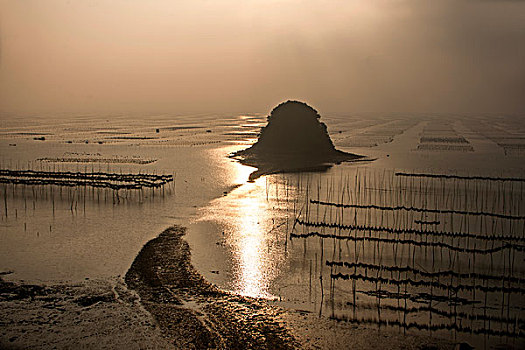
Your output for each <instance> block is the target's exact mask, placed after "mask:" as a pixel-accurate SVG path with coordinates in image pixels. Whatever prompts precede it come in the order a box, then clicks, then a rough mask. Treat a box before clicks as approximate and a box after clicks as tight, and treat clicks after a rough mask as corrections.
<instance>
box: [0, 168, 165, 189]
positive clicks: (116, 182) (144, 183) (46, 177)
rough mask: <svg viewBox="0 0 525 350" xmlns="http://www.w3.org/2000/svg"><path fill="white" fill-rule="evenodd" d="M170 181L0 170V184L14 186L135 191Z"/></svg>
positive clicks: (146, 176) (150, 177)
mask: <svg viewBox="0 0 525 350" xmlns="http://www.w3.org/2000/svg"><path fill="white" fill-rule="evenodd" d="M172 181H173V175H154V174H140V173H139V174H116V173H104V172H70V171H61V172H59V171H34V170H7V169H0V183H5V184H14V185H55V186H67V187H76V186H91V187H98V188H110V189H112V190H120V189H128V190H129V189H135V190H136V189H141V188H160V187H162V186H164V185H166V184H167V183H169V182H172Z"/></svg>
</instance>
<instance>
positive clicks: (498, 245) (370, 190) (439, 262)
mask: <svg viewBox="0 0 525 350" xmlns="http://www.w3.org/2000/svg"><path fill="white" fill-rule="evenodd" d="M524 182H525V179H523V178H516V177H488V176H459V175H441V174H424V173H414V174H410V173H401V172H394V171H392V172H387V171H384V172H382V173H381V172H377V171H375V172H374V171H369V170H366V169H365V170H363V169H361V170H357V171H356V172H355V174H351V175H348V174H345V177H343V176H341V178H336V177H321V176H319V177H317V178H316V177H314V176H310V177H306V178H302V179H301V180H300V183H298V185H297V186H298V189H297V190H298V192H299V196H298V197H299V198H298V199H297V200H296V202H294V209H293V210H294V214H293V227H292V229H291V230H290V231H289V234H288V237H289V239H290V240H291V242H293V241H295V240H300V241H302V244H301V245H302V246H304V254H305V257H307V259H310V260H311V261H310V264H312V263H313V264H314V266H317V267H316V268H315V269H313V270H312V268H311V267H310V275H312V273H314V274H315V273H317V274H318V276H310V277H309V280H310V281H312V277H316V278H314V279H313V280H314V281H315V280H318V281H320V289H318V290H320V293H321V303H320V307H321V308H323V306H325V307H328V309H329V312H330V316H331V317H333V318H335V319H339V320H345V321H348V322H351V323H353V322H355V323H367V324H374V325H376V326H378V327H385V326H390V327H396V328H399V329H401V330H403V331H407V330H414V329H417V330H419V331H424V332H439V333H443V332H452V335H453V336H452V337H453V338H454V339H457V337H459V338H463V339H464V338H465V337H470V339H472V337H474V338H475V337H478V338H477V339H478V340H479V339H480V337H481V339H486V338H487V337H497V338H499V339H503V341H504V342H505V343H515V344H516V342H517V344H523V342H524V340H525V313H524V311H523V310H525V299H524V297H523V296H524V295H525V270H524V268H523V265H522V262H523V261H524V260H525V202H524V199H525V186H524ZM308 254H309V255H308ZM312 271H314V272H312ZM304 273H305V274H308V271H304ZM307 278H308V277H307ZM323 281H324V287H323ZM312 288H314V287H313V286H312V283H311V282H310V294H311V293H312ZM316 293H317V292H316Z"/></svg>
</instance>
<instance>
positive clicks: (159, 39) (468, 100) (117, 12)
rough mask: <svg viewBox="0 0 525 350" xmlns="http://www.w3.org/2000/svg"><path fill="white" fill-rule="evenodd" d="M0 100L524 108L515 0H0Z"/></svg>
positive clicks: (524, 50) (522, 30)
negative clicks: (292, 100)
mask: <svg viewBox="0 0 525 350" xmlns="http://www.w3.org/2000/svg"><path fill="white" fill-rule="evenodd" d="M0 49H1V51H0V111H3V112H15V113H58V112H60V113H63V112H72V113H86V112H88V113H93V112H102V113H120V112H124V113H127V112H138V113H162V112H170V113H187V112H268V111H269V110H270V109H271V108H272V107H273V106H275V105H276V104H277V103H279V102H280V101H282V100H286V99H300V100H303V101H306V102H308V103H310V104H312V105H313V106H315V107H316V108H317V109H318V110H319V111H320V112H321V113H323V112H325V111H329V112H356V111H379V112H391V111H401V112H403V111H407V112H415V111H427V112H514V113H524V112H525V1H523V2H522V1H496V0H495V1H488V0H456V1H447V0H383V1H380V0H363V1H353V0H343V1H337V0H324V1H321V0H304V1H299V0H282V1H276V0H274V1H272V0H242V1H241V0H235V1H234V0H209V1H204V0H108V1H102V0H98V1H97V0H70V1H65V0H41V1H37V0H0Z"/></svg>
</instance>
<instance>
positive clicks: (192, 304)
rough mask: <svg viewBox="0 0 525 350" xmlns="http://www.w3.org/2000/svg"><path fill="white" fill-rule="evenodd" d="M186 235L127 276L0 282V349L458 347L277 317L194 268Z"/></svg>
mask: <svg viewBox="0 0 525 350" xmlns="http://www.w3.org/2000/svg"><path fill="white" fill-rule="evenodd" d="M185 232H186V229H185V228H184V227H180V226H172V227H169V228H167V229H166V230H164V231H163V232H162V233H161V234H160V235H159V236H157V237H156V238H154V239H152V240H151V241H149V242H148V243H146V244H145V245H144V246H143V248H142V249H141V250H140V252H139V254H138V255H137V257H136V258H135V260H134V262H133V263H132V265H131V267H130V268H129V270H128V272H127V273H126V275H125V277H124V278H117V279H115V280H113V281H108V280H102V281H95V280H93V281H92V280H89V281H85V282H84V283H78V284H64V285H29V284H20V283H13V282H7V281H3V280H1V279H0V319H1V320H2V321H0V325H1V326H2V327H1V328H2V331H1V332H0V348H1V349H22V348H38V349H48V348H58V349H67V348H78V347H81V348H89V349H99V348H112V349H123V348H125V349H131V348H138V349H345V348H352V349H358V350H365V349H396V350H397V349H413V350H431V349H432V350H445V349H453V348H454V347H455V345H456V344H453V343H451V342H449V341H446V340H442V339H436V338H432V337H427V336H421V335H410V334H406V335H403V334H400V333H398V332H395V331H393V330H392V331H390V330H386V329H381V330H378V329H374V328H368V327H366V326H363V325H356V324H350V323H347V322H338V321H336V320H331V319H328V318H324V317H319V316H318V315H316V314H313V313H309V312H307V311H294V310H284V309H282V308H281V307H279V306H277V305H275V304H273V303H272V302H271V301H268V300H265V299H255V298H249V297H243V296H240V295H235V294H232V293H229V292H225V291H222V290H220V289H219V288H217V287H216V286H214V285H212V284H211V283H209V282H207V281H206V280H205V279H204V278H203V277H202V276H201V275H200V274H199V273H198V272H197V271H196V270H195V268H194V267H193V265H192V264H191V252H190V248H189V245H188V243H187V242H186V241H185V240H184V235H185Z"/></svg>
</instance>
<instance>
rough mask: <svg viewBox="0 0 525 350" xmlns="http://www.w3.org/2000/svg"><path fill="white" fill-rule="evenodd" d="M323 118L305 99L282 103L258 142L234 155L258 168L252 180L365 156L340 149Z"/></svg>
mask: <svg viewBox="0 0 525 350" xmlns="http://www.w3.org/2000/svg"><path fill="white" fill-rule="evenodd" d="M320 118H321V116H320V115H319V113H318V112H317V111H316V110H315V109H314V108H312V107H310V106H309V105H307V104H306V103H304V102H300V101H286V102H283V103H281V104H279V105H278V106H277V107H275V108H274V109H273V110H272V112H271V113H270V115H269V116H268V124H267V125H266V126H265V127H263V128H262V129H261V133H260V135H259V139H258V141H257V142H256V143H255V144H254V145H253V146H252V147H250V148H247V149H245V150H241V151H238V152H235V153H233V154H232V155H231V157H233V158H235V159H237V160H239V161H240V162H241V163H242V164H245V165H249V166H253V167H256V168H258V170H257V171H255V172H254V173H252V174H251V175H250V179H251V180H253V179H255V178H257V177H259V176H261V175H264V174H271V173H279V172H293V171H305V170H325V169H328V168H329V167H331V166H332V165H333V164H338V163H341V162H345V161H356V160H363V159H364V158H365V157H364V156H360V155H356V154H352V153H346V152H343V151H339V150H337V149H336V148H335V147H334V144H333V143H332V140H331V139H330V136H329V135H328V132H327V128H326V125H325V124H324V123H322V122H321V121H320Z"/></svg>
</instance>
